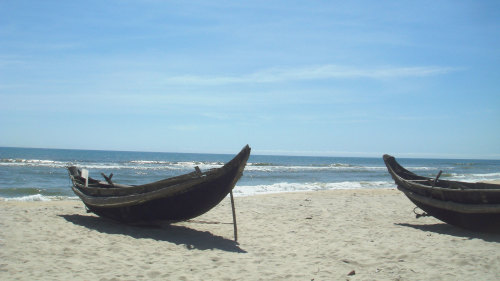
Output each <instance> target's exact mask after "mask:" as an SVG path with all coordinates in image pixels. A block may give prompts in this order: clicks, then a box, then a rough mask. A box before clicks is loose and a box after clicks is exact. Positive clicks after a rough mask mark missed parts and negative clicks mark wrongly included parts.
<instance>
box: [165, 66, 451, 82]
mask: <svg viewBox="0 0 500 281" xmlns="http://www.w3.org/2000/svg"><path fill="white" fill-rule="evenodd" d="M458 70H459V69H458V68H454V67H441V66H416V67H374V68H356V67H348V66H339V65H321V66H310V67H303V68H271V69H265V70H261V71H257V72H254V73H251V74H247V75H240V76H230V75H221V76H208V75H207V76H204V75H180V76H172V77H168V78H167V79H166V80H165V82H166V83H168V84H198V85H200V84H201V85H227V84H238V83H277V82H290V81H302V80H321V79H360V78H368V79H391V78H400V77H425V76H435V75H444V74H447V73H450V72H454V71H458Z"/></svg>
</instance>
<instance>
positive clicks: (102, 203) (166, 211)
mask: <svg viewBox="0 0 500 281" xmlns="http://www.w3.org/2000/svg"><path fill="white" fill-rule="evenodd" d="M249 156H250V147H249V146H248V145H247V146H245V147H244V148H243V149H242V150H241V152H240V153H239V154H238V155H236V156H235V157H234V158H233V159H232V160H231V161H229V162H227V163H226V164H225V165H224V166H222V167H220V168H215V169H211V170H207V171H205V172H203V173H202V172H201V171H200V170H199V168H198V167H196V171H194V172H192V173H188V174H185V175H181V176H177V177H172V178H168V179H164V180H160V181H157V182H153V183H147V184H143V185H134V186H132V185H122V184H116V183H113V182H112V181H111V177H112V175H110V177H106V176H105V175H104V174H103V176H104V177H105V178H106V182H103V181H98V180H95V179H93V178H90V177H88V171H86V170H79V169H78V168H77V167H74V166H72V167H68V171H69V177H70V179H71V181H72V189H73V191H74V192H75V194H76V195H78V197H80V199H81V200H82V201H83V203H84V204H85V205H86V206H87V208H88V210H89V212H93V213H95V214H97V215H99V216H102V217H106V218H110V219H114V220H117V221H122V222H140V221H156V220H162V221H170V222H175V221H183V220H188V219H191V218H194V217H197V216H199V215H201V214H204V213H206V212H207V211H209V210H210V209H212V208H213V207H215V206H216V205H217V204H219V203H220V202H221V201H222V199H224V198H225V197H226V196H227V195H228V194H229V193H231V195H232V189H233V188H234V186H235V185H236V182H237V181H238V180H239V178H240V177H241V176H242V175H243V169H244V168H245V165H246V162H247V160H248V157H249ZM231 199H232V197H231ZM233 215H234V212H233Z"/></svg>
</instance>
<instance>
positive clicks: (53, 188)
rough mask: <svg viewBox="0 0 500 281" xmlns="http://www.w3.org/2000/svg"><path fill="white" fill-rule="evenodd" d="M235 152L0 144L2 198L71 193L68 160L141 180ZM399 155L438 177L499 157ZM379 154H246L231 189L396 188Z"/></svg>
mask: <svg viewBox="0 0 500 281" xmlns="http://www.w3.org/2000/svg"><path fill="white" fill-rule="evenodd" d="M238 152H239V151H235V152H234V154H233V155H223V154H193V153H155V152H123V151H93V150H65V149H33V148H5V147H0V200H25V201H37V200H60V199H76V196H75V195H74V194H73V192H72V190H71V188H70V184H71V183H70V180H69V177H68V173H67V170H66V167H68V166H70V165H76V166H78V167H80V168H85V169H88V170H89V172H90V176H91V177H93V178H97V179H101V178H102V177H101V175H100V173H101V172H103V173H105V174H110V173H113V174H114V176H113V180H114V181H115V182H117V183H122V184H143V183H147V182H152V181H156V180H160V179H164V178H168V177H172V176H177V175H181V174H184V173H188V172H191V171H193V170H194V167H195V166H199V167H200V169H201V170H205V169H210V168H216V167H220V166H222V165H223V164H224V163H225V162H227V161H229V160H230V159H232V158H233V157H234V155H235V154H237V153H238ZM394 156H395V157H396V158H397V160H398V161H399V162H400V163H401V164H402V165H403V166H405V167H406V168H407V169H409V170H411V171H414V172H416V173H417V174H420V175H424V176H429V177H433V176H435V175H436V174H437V173H438V172H439V170H443V175H442V176H441V178H442V179H450V180H460V181H469V182H474V181H483V180H499V179H500V160H456V159H405V158H398V157H397V155H394ZM394 187H395V185H394V182H393V181H392V179H391V177H390V176H389V174H388V173H387V169H386V167H385V165H384V162H383V160H382V155H380V157H379V158H354V157H353V158H350V157H302V156H264V155H251V156H250V159H249V160H248V164H247V167H246V168H245V171H244V175H243V177H242V178H241V179H240V180H239V181H238V183H237V184H236V187H235V189H234V194H235V196H248V195H255V194H262V193H279V192H293V191H313V190H328V189H361V188H394Z"/></svg>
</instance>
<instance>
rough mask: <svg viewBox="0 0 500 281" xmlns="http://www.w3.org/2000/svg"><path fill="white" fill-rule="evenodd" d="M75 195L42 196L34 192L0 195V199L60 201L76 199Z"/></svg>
mask: <svg viewBox="0 0 500 281" xmlns="http://www.w3.org/2000/svg"><path fill="white" fill-rule="evenodd" d="M78 199H79V198H78V197H76V196H44V195H41V194H34V195H28V196H21V197H12V198H4V197H0V201H22V202H36V201H60V200H78Z"/></svg>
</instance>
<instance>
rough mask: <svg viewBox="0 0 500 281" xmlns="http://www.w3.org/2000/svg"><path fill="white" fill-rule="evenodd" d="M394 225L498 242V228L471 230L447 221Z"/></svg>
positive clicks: (499, 238)
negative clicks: (480, 230)
mask: <svg viewBox="0 0 500 281" xmlns="http://www.w3.org/2000/svg"><path fill="white" fill-rule="evenodd" d="M395 225H399V226H405V227H411V228H415V229H418V230H423V231H428V232H434V233H437V234H445V235H451V236H456V237H463V238H467V239H481V240H484V241H487V242H496V243H500V230H490V231H488V232H487V231H483V232H479V231H472V230H468V229H465V228H460V227H456V226H453V225H450V224H447V223H434V224H410V223H395Z"/></svg>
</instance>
